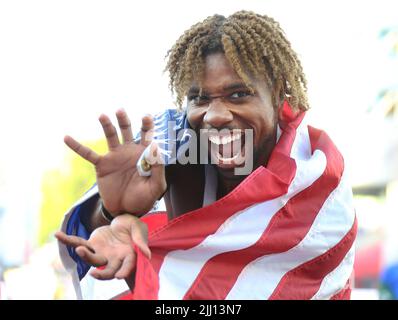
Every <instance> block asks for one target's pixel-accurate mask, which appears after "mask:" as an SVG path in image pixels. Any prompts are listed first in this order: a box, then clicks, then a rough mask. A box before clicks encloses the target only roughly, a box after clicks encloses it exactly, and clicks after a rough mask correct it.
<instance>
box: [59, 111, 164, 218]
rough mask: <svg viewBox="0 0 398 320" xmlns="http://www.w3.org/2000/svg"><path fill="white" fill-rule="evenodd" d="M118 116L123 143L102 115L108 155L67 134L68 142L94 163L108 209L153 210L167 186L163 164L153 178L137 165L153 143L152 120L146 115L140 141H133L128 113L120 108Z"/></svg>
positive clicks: (156, 167) (101, 119) (131, 211)
mask: <svg viewBox="0 0 398 320" xmlns="http://www.w3.org/2000/svg"><path fill="white" fill-rule="evenodd" d="M116 116H117V119H118V122H119V127H120V129H121V133H122V137H123V143H122V144H121V143H120V142H119V138H118V135H117V132H116V129H115V127H114V126H113V125H112V123H111V121H110V120H109V118H108V117H107V116H104V115H102V116H101V117H100V122H101V125H102V127H103V129H104V133H105V136H106V139H107V143H108V146H109V152H108V153H107V154H106V155H104V156H100V155H98V154H96V153H95V152H94V151H92V150H91V149H89V148H87V147H85V146H83V145H81V144H80V143H79V142H77V141H76V140H74V139H73V138H71V137H65V143H66V144H67V145H68V146H69V147H70V148H71V149H72V150H73V151H75V152H76V153H78V154H79V155H80V156H81V157H83V158H84V159H86V160H87V161H89V162H91V163H92V164H94V166H95V169H96V173H97V184H98V189H99V193H100V196H101V198H102V200H103V203H104V205H105V207H106V208H107V209H108V210H109V211H111V212H114V213H121V212H128V213H132V214H141V213H144V212H147V211H148V210H149V209H151V207H152V206H153V203H154V202H155V201H156V200H157V199H158V198H159V197H160V196H161V195H162V193H163V192H164V190H165V189H166V180H165V176H164V168H163V166H161V165H156V166H154V167H153V169H154V170H153V174H152V175H151V176H150V177H142V176H140V175H139V173H138V171H137V168H136V163H137V161H138V159H139V157H140V156H141V154H142V152H143V151H144V150H145V148H146V147H147V146H148V145H149V143H150V140H151V139H150V134H149V133H151V131H152V129H153V120H152V119H151V118H143V122H142V128H143V129H142V131H141V137H142V139H141V142H140V143H138V144H137V143H135V142H134V140H133V135H132V131H131V127H130V120H129V119H128V117H127V114H126V113H125V112H124V111H118V113H116Z"/></svg>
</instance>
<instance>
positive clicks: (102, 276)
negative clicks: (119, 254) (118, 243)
mask: <svg viewBox="0 0 398 320" xmlns="http://www.w3.org/2000/svg"><path fill="white" fill-rule="evenodd" d="M121 265H122V260H120V259H119V258H114V259H110V260H108V263H107V265H106V267H105V268H104V269H102V270H100V269H95V270H92V271H91V272H90V274H91V275H92V276H93V277H94V278H96V279H99V280H110V279H113V278H114V277H115V274H116V272H117V271H118V270H119V269H120V266H121Z"/></svg>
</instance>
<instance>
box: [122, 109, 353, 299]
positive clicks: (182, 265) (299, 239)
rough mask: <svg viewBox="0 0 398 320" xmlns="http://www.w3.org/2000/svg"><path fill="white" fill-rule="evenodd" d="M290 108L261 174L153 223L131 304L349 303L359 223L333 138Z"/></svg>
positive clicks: (159, 216) (156, 218)
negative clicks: (180, 301) (202, 204)
mask: <svg viewBox="0 0 398 320" xmlns="http://www.w3.org/2000/svg"><path fill="white" fill-rule="evenodd" d="M303 118H304V113H302V114H300V115H298V116H294V115H293V114H292V113H291V110H290V107H289V106H288V105H285V106H284V109H283V119H285V121H284V124H282V125H281V136H280V138H279V141H278V143H277V144H276V146H275V148H274V150H273V152H272V154H271V157H270V159H269V162H268V164H267V166H266V167H264V166H261V167H259V168H257V169H256V170H255V171H254V172H253V173H252V174H251V175H249V176H248V177H247V178H246V179H245V180H244V181H243V182H242V183H241V184H240V185H239V186H238V187H236V188H235V189H234V190H233V191H232V192H231V193H229V194H228V195H226V196H225V197H223V198H222V199H219V200H218V201H216V202H214V203H213V204H211V205H208V206H206V207H203V208H200V209H197V210H195V211H192V212H189V213H186V214H184V215H182V216H180V217H178V218H175V219H173V220H171V221H169V222H167V218H166V215H165V213H158V214H155V215H152V216H148V217H147V218H144V221H146V222H147V223H148V225H149V229H150V233H149V246H150V249H151V252H152V258H151V260H148V258H146V257H145V256H144V255H143V254H142V253H141V252H140V251H139V249H137V248H136V251H137V270H136V279H135V283H136V285H135V289H134V293H133V294H129V295H127V296H125V297H124V298H134V299H347V298H349V297H350V284H349V279H350V276H351V273H352V271H353V262H354V240H355V237H356V232H357V221H356V216H355V211H354V208H353V204H352V191H351V187H350V185H349V183H348V181H347V177H346V174H345V171H344V161H343V158H342V156H341V154H340V152H339V151H338V150H337V149H336V147H335V146H334V144H333V143H332V141H331V140H330V138H329V137H328V136H327V135H326V134H325V133H324V132H323V131H320V130H318V129H315V128H313V127H311V126H307V125H306V124H305V122H304V121H303Z"/></svg>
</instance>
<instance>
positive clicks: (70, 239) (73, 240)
mask: <svg viewBox="0 0 398 320" xmlns="http://www.w3.org/2000/svg"><path fill="white" fill-rule="evenodd" d="M54 236H55V237H56V238H57V239H58V240H59V241H61V242H62V243H63V244H66V245H68V246H71V247H74V248H77V247H80V246H83V247H87V248H88V250H91V251H92V252H94V249H93V248H92V247H91V246H90V245H89V243H88V241H87V240H85V239H83V238H80V237H77V236H71V235H67V234H65V233H64V232H62V231H57V232H56V233H55V234H54Z"/></svg>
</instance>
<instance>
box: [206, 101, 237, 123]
mask: <svg viewBox="0 0 398 320" xmlns="http://www.w3.org/2000/svg"><path fill="white" fill-rule="evenodd" d="M218 100H219V99H213V100H212V101H211V102H210V103H209V106H208V108H207V111H206V114H205V116H204V118H203V122H204V123H206V124H209V125H210V126H211V127H214V128H221V127H223V126H224V125H226V124H228V123H229V122H231V121H232V120H233V115H232V113H231V112H230V110H229V109H228V107H227V106H226V105H225V104H224V103H223V102H222V101H218Z"/></svg>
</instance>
